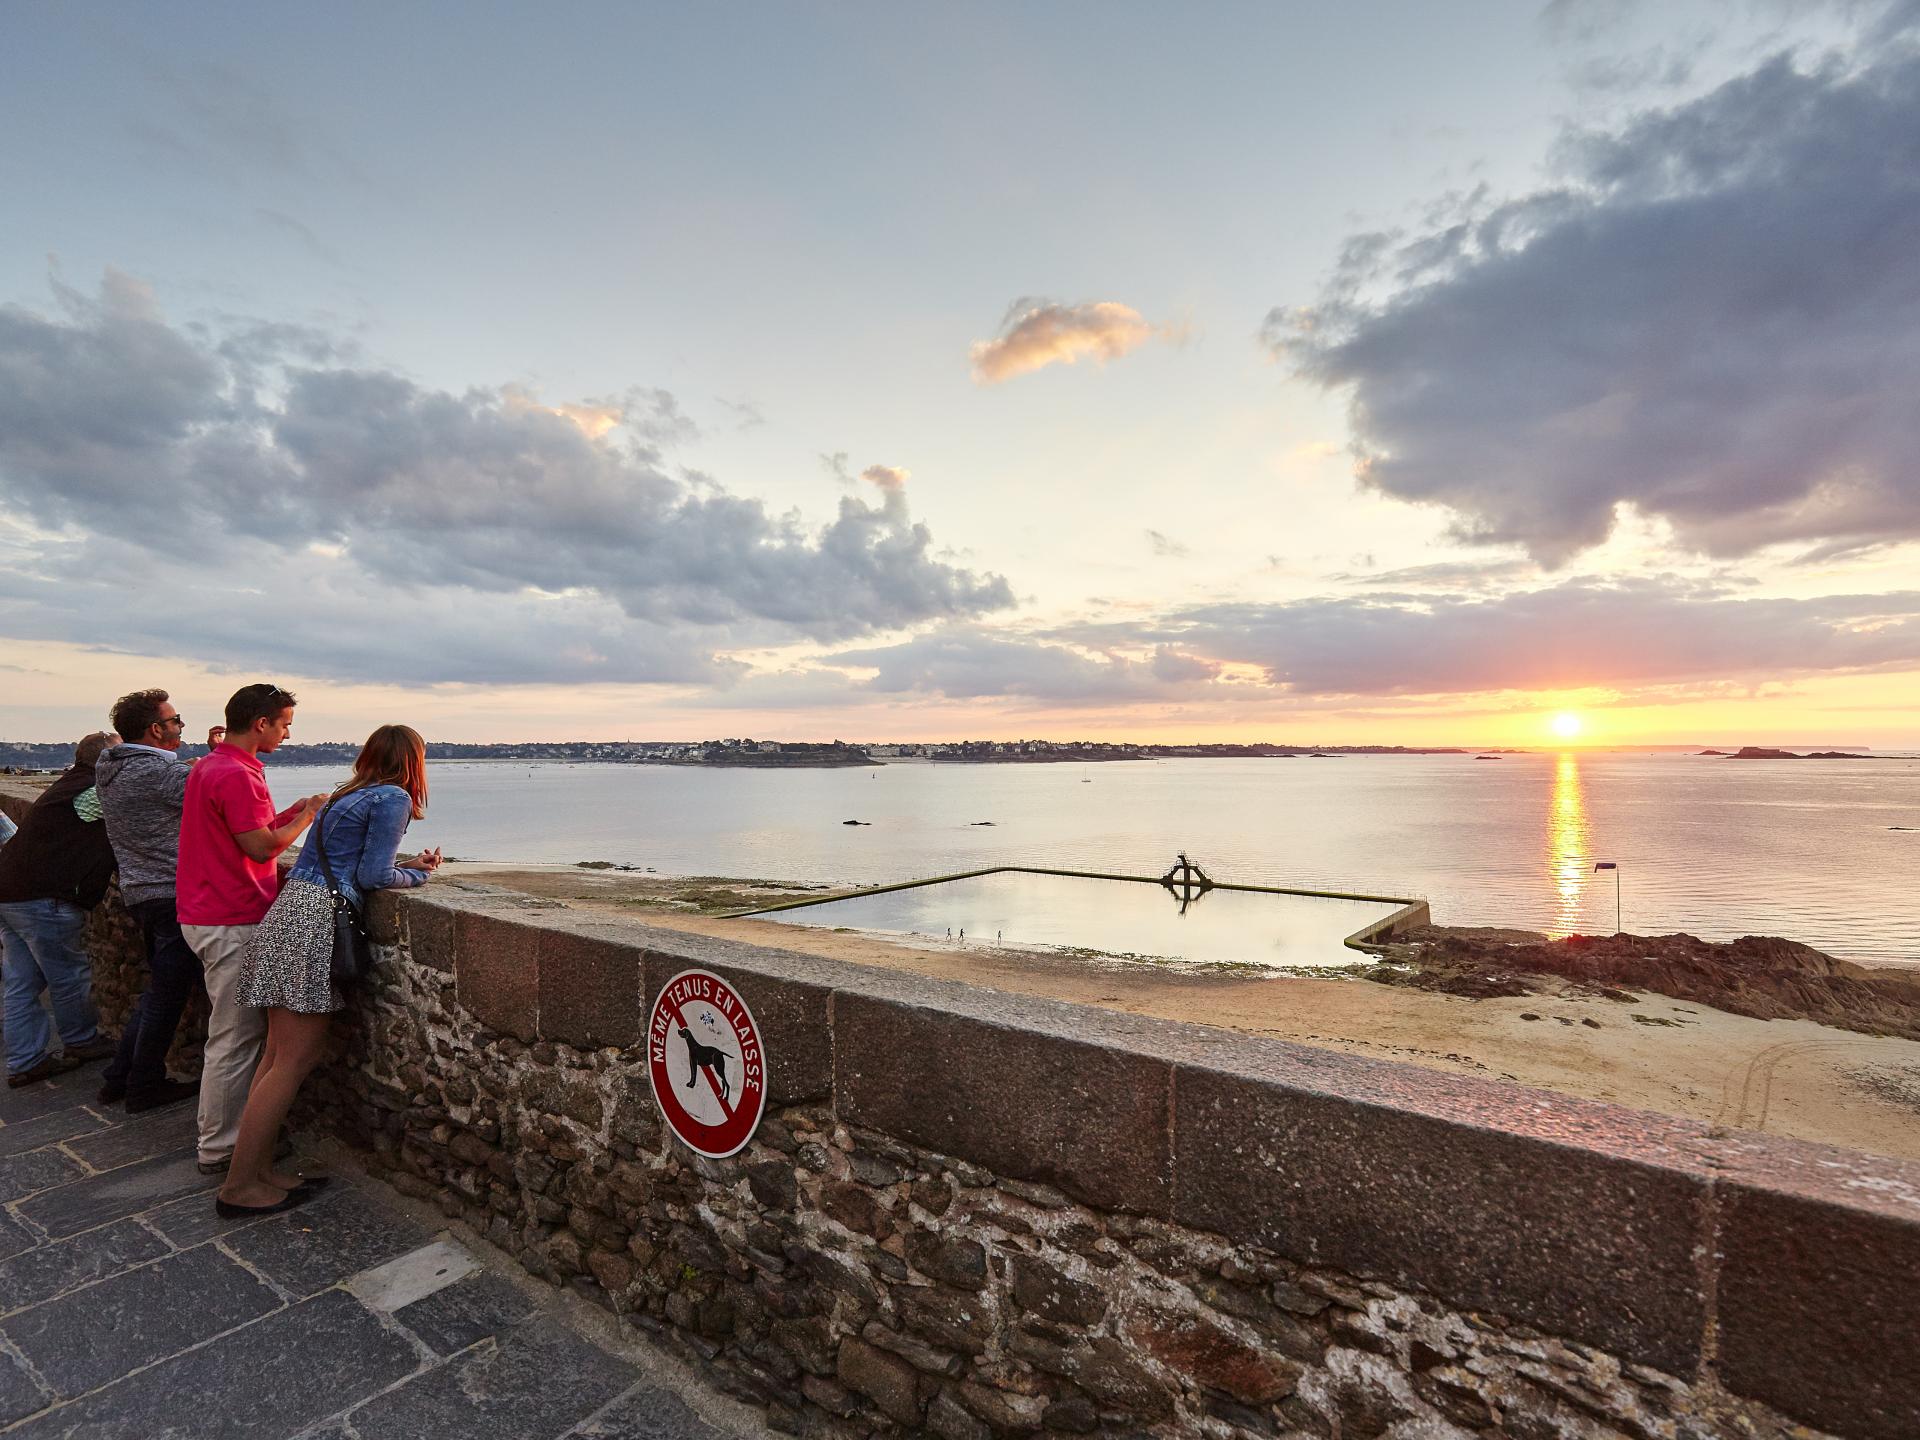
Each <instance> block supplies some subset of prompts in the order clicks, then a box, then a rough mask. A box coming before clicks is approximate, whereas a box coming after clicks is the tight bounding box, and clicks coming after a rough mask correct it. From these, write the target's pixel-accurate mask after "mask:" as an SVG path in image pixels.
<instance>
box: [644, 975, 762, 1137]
mask: <svg viewBox="0 0 1920 1440" xmlns="http://www.w3.org/2000/svg"><path fill="white" fill-rule="evenodd" d="M647 1078H648V1079H649V1080H651V1081H652V1082H653V1098H654V1101H655V1103H657V1104H658V1105H659V1106H660V1113H661V1114H662V1115H664V1116H666V1117H667V1126H668V1128H669V1129H671V1130H672V1131H673V1133H674V1134H675V1135H678V1136H679V1137H680V1139H681V1140H682V1141H683V1142H684V1143H685V1144H686V1145H687V1147H688V1148H689V1149H692V1150H696V1151H698V1152H699V1153H700V1154H702V1155H708V1156H711V1157H712V1158H714V1159H716V1160H722V1159H725V1158H726V1157H727V1156H729V1155H732V1154H734V1153H735V1152H736V1151H738V1150H739V1149H740V1148H741V1147H742V1146H743V1145H745V1144H746V1143H747V1141H749V1140H751V1139H752V1138H753V1132H754V1130H755V1129H756V1128H757V1127H758V1126H759V1124H760V1112H761V1111H762V1110H763V1109H765V1108H766V1103H767V1053H766V1050H765V1048H764V1047H763V1046H762V1045H761V1043H760V1027H759V1026H758V1025H756V1024H755V1023H754V1020H753V1012H752V1011H751V1010H749V1009H748V1008H747V1002H746V1001H745V999H743V998H742V997H741V995H740V992H739V991H738V990H735V989H734V988H733V986H731V985H729V984H728V983H727V982H726V981H725V980H722V979H721V978H720V977H719V976H718V975H715V974H714V973H713V972H712V971H711V970H682V971H681V972H680V973H679V974H678V975H676V976H674V977H673V978H672V979H671V980H669V981H667V983H666V984H665V985H663V986H661V987H660V994H659V996H658V997H657V998H656V999H655V1000H654V1002H653V1012H652V1013H651V1014H650V1015H648V1017H647Z"/></svg>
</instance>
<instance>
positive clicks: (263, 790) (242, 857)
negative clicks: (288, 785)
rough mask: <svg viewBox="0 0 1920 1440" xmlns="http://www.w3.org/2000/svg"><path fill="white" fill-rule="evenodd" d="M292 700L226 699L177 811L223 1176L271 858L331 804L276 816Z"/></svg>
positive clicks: (258, 690) (204, 1111)
mask: <svg viewBox="0 0 1920 1440" xmlns="http://www.w3.org/2000/svg"><path fill="white" fill-rule="evenodd" d="M293 706H294V699H293V696H292V695H290V694H288V693H287V692H286V691H285V690H282V689H281V688H280V687H279V686H278V685H246V686H243V687H241V688H240V689H239V690H236V691H235V692H234V693H233V698H232V699H230V700H228V701H227V714H226V721H227V726H226V730H227V733H226V736H225V738H224V739H223V740H222V741H221V743H220V744H219V745H216V746H215V747H214V748H213V751H212V753H210V754H209V755H208V756H207V757H206V758H205V759H204V760H202V761H200V762H199V763H198V764H196V765H195V766H194V767H193V769H192V771H191V773H189V774H188V776H187V788H186V795H185V797H184V798H183V800H182V802H181V813H180V866H179V870H178V872H177V875H176V881H175V901H174V905H175V913H176V915H177V917H178V919H179V921H180V930H181V933H182V934H183V935H185V936H186V940H187V945H188V947H189V948H191V949H192V951H193V953H194V954H195V955H196V956H198V957H199V960H200V965H201V969H202V971H203V973H204V974H205V976H206V982H207V1048H206V1054H205V1057H204V1059H203V1060H202V1061H201V1067H200V1114H199V1120H200V1170H201V1172H202V1173H203V1174H207V1175H218V1174H220V1173H221V1172H222V1171H224V1170H225V1169H226V1168H227V1165H228V1162H229V1161H230V1160H231V1159H232V1156H233V1143H234V1137H235V1135H236V1134H237V1133H238V1132H239V1128H240V1109H241V1107H242V1106H243V1105H244V1104H245V1103H246V1098H247V1084H248V1082H249V1081H250V1080H251V1079H252V1078H253V1067H254V1066H255V1064H257V1063H258V1061H259V1059H260V1047H261V1044H262V1042H263V1041H264V1040H265V1038H266V1029H267V1027H266V1021H265V1019H264V1017H262V1016H261V1014H260V1012H259V1011H258V1010H254V1009H251V1008H249V1007H247V1006H244V1005H241V1004H240V1003H239V1002H238V1000H236V999H235V997H234V990H235V988H236V986H237V985H238V983H239V979H240V961H241V954H242V951H243V950H244V949H245V947H246V943H247V937H248V936H249V935H251V934H252V933H253V928H254V926H256V925H258V924H259V923H260V921H261V919H262V917H264V916H265V915H266V913H267V910H268V907H270V906H271V905H272V904H273V898H274V896H275V895H276V894H278V893H279V890H280V872H279V870H278V869H276V868H275V866H274V863H273V862H274V857H275V856H277V855H278V854H279V853H280V852H281V851H282V850H285V849H286V848H287V846H289V845H291V844H292V843H293V842H294V841H295V840H297V839H298V838H299V837H300V832H301V831H303V830H305V829H306V828H307V824H308V822H309V821H311V820H312V819H313V813H314V811H315V810H317V809H318V808H319V807H320V806H321V805H322V804H323V803H325V801H326V798H327V797H326V796H324V795H309V796H307V797H306V798H304V799H302V800H299V801H297V802H295V803H294V804H293V805H291V806H289V807H288V808H287V809H285V810H282V811H281V812H280V813H279V814H275V813H274V809H273V798H272V796H271V795H269V794H268V792H267V777H266V767H265V766H264V765H262V764H261V763H260V757H261V756H262V755H270V754H272V753H273V752H274V751H275V750H277V749H279V748H280V745H281V743H282V742H283V741H285V740H286V738H287V736H288V734H290V733H291V732H292V730H293Z"/></svg>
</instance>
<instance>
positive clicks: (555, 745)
mask: <svg viewBox="0 0 1920 1440" xmlns="http://www.w3.org/2000/svg"><path fill="white" fill-rule="evenodd" d="M428 746H429V749H430V751H431V753H432V756H433V758H434V759H436V760H518V761H546V762H571V763H583V762H592V763H596V764H611V765H707V766H714V767H718V768H733V769H767V770H777V769H820V768H828V767H834V766H850V765H893V764H901V763H909V764H911V763H929V762H931V763H934V764H948V765H1046V764H1055V763H1060V762H1065V761H1079V762H1086V761H1106V760H1114V761H1119V760H1182V759H1203V760H1204V759H1271V760H1293V759H1309V760H1330V759H1334V758H1336V757H1338V756H1342V755H1476V756H1477V757H1478V758H1480V759H1483V760H1486V759H1495V758H1498V757H1499V756H1501V755H1521V754H1527V753H1530V752H1528V751H1527V750H1525V749H1521V748H1516V747H1511V746H1507V747H1501V746H1489V747H1485V748H1476V747H1468V746H1459V745H1435V746H1419V745H1287V744H1280V743H1278V742H1267V741H1260V742H1255V743H1249V744H1231V743H1225V742H1222V743H1217V744H1195V745H1157V744H1132V743H1128V742H1124V741H1106V740H940V741H910V742H879V743H874V742H862V743H849V742H848V741H845V740H831V741H795V740H753V739H725V740H694V741H685V740H527V741H503V742H499V743H496V744H459V743H454V742H450V741H429V742H428ZM1635 748H1640V747H1635ZM1647 748H1651V749H1658V750H1673V751H1683V750H1685V751H1692V750H1693V747H1691V746H1680V745H1663V746H1652V747H1647ZM359 751H360V744H359V742H358V741H344V740H327V741H319V742H316V743H313V744H306V745H295V744H288V745H283V746H281V747H280V749H279V750H278V751H276V752H275V754H274V763H275V764H276V765H350V764H352V763H353V757H354V756H355V755H357V754H358V753H359ZM205 753H206V747H205V746H204V745H183V746H181V747H180V755H181V756H182V758H185V759H192V758H194V757H196V756H199V755H203V754H205ZM1693 753H1696V754H1700V755H1708V756H1723V757H1725V758H1727V759H1730V760H1857V759H1866V758H1868V757H1867V756H1866V755H1862V754H1859V753H1856V752H1855V751H1854V750H1852V749H1848V750H1821V751H1814V752H1812V753H1796V752H1794V751H1789V750H1777V749H1770V748H1765V747H1760V746H1745V747H1743V748H1741V749H1739V750H1738V751H1727V750H1700V751H1694V752H1693ZM72 759H73V745H72V744H71V742H59V741H55V742H52V743H24V742H15V741H5V740H0V769H6V770H59V769H62V768H64V767H65V766H66V765H67V764H68V763H70V762H71V761H72Z"/></svg>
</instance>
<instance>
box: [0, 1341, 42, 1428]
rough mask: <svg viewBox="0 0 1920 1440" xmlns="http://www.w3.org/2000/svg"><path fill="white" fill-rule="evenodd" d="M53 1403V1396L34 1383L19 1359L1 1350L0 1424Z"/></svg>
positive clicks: (5, 1423)
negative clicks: (22, 1367) (21, 1366)
mask: <svg viewBox="0 0 1920 1440" xmlns="http://www.w3.org/2000/svg"><path fill="white" fill-rule="evenodd" d="M52 1403H53V1397H52V1396H51V1395H49V1394H47V1393H46V1392H45V1391H44V1390H42V1389H41V1388H40V1387H39V1386H38V1385H36V1384H34V1382H33V1377H32V1376H31V1375H29V1374H27V1372H26V1371H25V1370H22V1369H21V1368H20V1362H19V1361H17V1360H15V1359H14V1358H13V1357H12V1356H11V1355H8V1354H5V1353H4V1352H0V1425H10V1424H12V1423H13V1422H14V1421H15V1420H19V1419H21V1418H22V1417H24V1416H27V1415H31V1414H33V1412H34V1411H36V1410H44V1409H46V1408H47V1406H49V1405H51V1404H52Z"/></svg>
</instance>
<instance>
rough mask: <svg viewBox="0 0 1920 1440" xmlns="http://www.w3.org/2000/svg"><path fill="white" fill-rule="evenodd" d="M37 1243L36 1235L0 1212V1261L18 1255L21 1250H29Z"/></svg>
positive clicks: (38, 1238) (3, 1211)
mask: <svg viewBox="0 0 1920 1440" xmlns="http://www.w3.org/2000/svg"><path fill="white" fill-rule="evenodd" d="M39 1243H40V1237H39V1236H38V1235H36V1234H34V1233H33V1231H31V1230H29V1229H28V1228H27V1227H26V1226H25V1225H23V1224H21V1223H20V1222H19V1221H18V1220H16V1219H14V1218H13V1216H11V1215H9V1214H8V1213H7V1212H6V1211H5V1210H0V1260H5V1259H7V1258H8V1257H9V1256H13V1255H18V1254H19V1253H20V1252H21V1251H22V1250H31V1249H32V1248H33V1247H34V1246H36V1245H38V1244H39Z"/></svg>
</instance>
